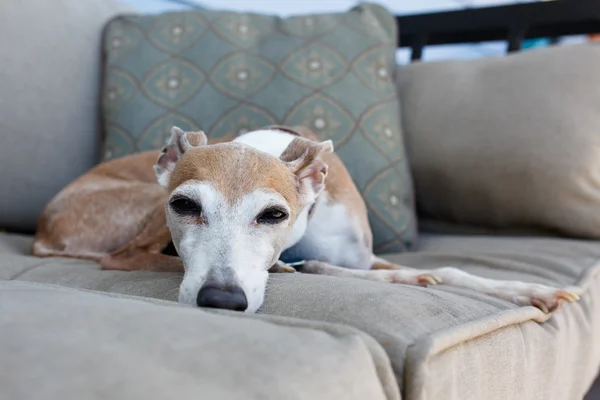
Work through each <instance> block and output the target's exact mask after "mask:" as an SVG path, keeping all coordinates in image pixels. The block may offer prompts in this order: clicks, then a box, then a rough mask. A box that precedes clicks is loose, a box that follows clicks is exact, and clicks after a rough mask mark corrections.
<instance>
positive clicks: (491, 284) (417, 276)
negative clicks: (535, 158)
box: [300, 257, 581, 313]
mask: <svg viewBox="0 0 600 400" xmlns="http://www.w3.org/2000/svg"><path fill="white" fill-rule="evenodd" d="M300 271H301V272H305V273H311V274H321V275H334V276H344V277H353V278H361V279H368V280H373V281H380V282H390V283H403V284H409V285H434V284H437V283H441V284H444V285H448V286H455V287H461V288H465V289H471V290H474V291H477V292H481V293H485V294H488V295H490V296H494V297H498V298H500V299H503V300H506V301H510V302H512V303H515V304H517V305H521V306H528V305H532V306H535V307H537V308H539V309H540V310H542V311H543V312H545V313H550V312H553V311H556V310H557V309H558V307H560V305H561V304H562V303H563V302H565V301H567V302H569V303H572V302H574V301H577V300H578V299H579V295H580V294H581V291H580V289H579V288H570V289H559V288H554V287H551V286H546V285H541V284H537V283H525V282H519V281H505V280H495V279H488V278H482V277H479V276H475V275H471V274H469V273H467V272H464V271H461V270H459V269H457V268H452V267H444V268H437V269H432V270H422V269H414V268H410V267H404V266H400V265H396V264H392V263H390V262H388V261H385V260H383V259H380V258H378V257H374V262H373V266H372V268H371V269H370V270H356V269H347V268H342V267H337V266H334V265H331V264H327V263H324V262H320V261H308V262H306V263H305V264H304V266H303V267H302V269H300Z"/></svg>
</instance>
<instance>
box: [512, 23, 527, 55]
mask: <svg viewBox="0 0 600 400" xmlns="http://www.w3.org/2000/svg"><path fill="white" fill-rule="evenodd" d="M526 32H527V28H525V27H524V26H521V25H517V26H515V27H514V28H512V29H511V30H509V31H508V49H507V51H508V52H509V53H514V52H516V51H520V50H521V46H522V45H523V40H524V39H525V33H526Z"/></svg>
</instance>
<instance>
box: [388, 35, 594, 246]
mask: <svg viewBox="0 0 600 400" xmlns="http://www.w3.org/2000/svg"><path fill="white" fill-rule="evenodd" d="M599 71H600V44H580V45H565V46H559V47H553V48H548V49H540V50H532V51H527V52H523V53H518V54H514V55H510V56H506V57H501V58H491V59H480V60H474V61H473V60H471V61H449V62H432V63H416V64H412V65H410V66H408V67H405V68H402V69H401V70H400V71H399V76H398V82H399V89H400V93H401V96H402V102H401V104H402V110H403V123H404V129H405V139H406V144H407V151H408V156H409V159H410V161H411V167H412V171H413V177H414V180H415V188H416V198H417V208H418V211H419V214H420V216H421V217H423V218H429V219H433V220H438V221H445V222H448V223H454V224H464V225H469V226H481V227H487V228H495V229H505V228H506V229H511V230H514V229H515V228H519V229H530V228H531V229H543V230H549V231H552V232H554V233H555V234H560V235H566V236H572V237H586V238H596V239H598V238H600V72H599Z"/></svg>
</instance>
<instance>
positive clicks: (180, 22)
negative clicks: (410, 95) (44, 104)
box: [103, 3, 416, 252]
mask: <svg viewBox="0 0 600 400" xmlns="http://www.w3.org/2000/svg"><path fill="white" fill-rule="evenodd" d="M396 41H397V29H396V20H395V18H394V16H393V15H392V14H391V13H390V12H388V11H387V10H385V9H384V8H382V7H380V6H377V5H375V4H367V3H363V4H360V5H358V6H356V7H354V8H352V9H351V10H349V11H347V12H339V13H331V14H318V15H317V14H313V15H304V16H294V17H285V18H283V17H277V16H271V15H260V14H250V13H238V12H226V11H218V10H193V11H183V12H169V13H164V14H160V15H132V16H128V15H124V16H120V17H118V18H116V19H114V20H113V21H112V22H111V23H110V24H109V26H108V29H107V31H106V36H105V41H104V43H105V51H106V65H105V67H106V69H105V79H104V82H105V84H104V90H103V95H104V100H103V113H104V114H103V117H104V129H105V143H104V150H103V157H104V159H106V160H108V159H112V158H115V157H120V156H123V155H126V154H130V153H133V152H137V151H141V150H149V149H158V148H160V147H162V146H163V144H164V143H165V140H166V139H167V138H168V136H169V131H170V129H171V127H172V126H173V125H177V126H179V127H181V128H182V129H203V130H204V131H206V132H207V134H208V136H209V138H213V139H216V138H218V139H231V138H234V137H235V136H236V135H238V134H239V133H243V132H246V131H248V130H253V129H258V128H260V127H263V126H266V125H272V124H284V125H304V126H307V127H308V128H310V129H311V130H312V131H314V132H315V134H316V135H317V136H318V137H319V138H320V139H321V140H325V139H332V140H333V142H334V146H335V149H336V152H337V154H338V155H339V156H340V157H341V159H342V161H344V163H345V165H346V167H347V168H348V170H349V172H350V174H351V176H352V178H353V179H354V182H355V183H356V185H357V186H358V188H359V190H360V191H361V193H362V195H363V197H364V199H365V201H366V203H367V206H368V210H369V221H370V223H371V227H372V230H373V236H374V247H375V250H376V251H378V252H391V251H403V250H406V249H410V248H412V246H413V243H414V242H415V239H416V223H415V216H414V212H413V195H412V194H413V191H412V182H411V177H410V173H409V170H408V163H407V161H406V157H405V151H404V141H403V137H402V132H401V128H400V115H399V104H398V95H397V93H396V86H395V82H394V77H395V69H396V63H395V54H396Z"/></svg>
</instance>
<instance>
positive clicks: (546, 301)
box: [513, 284, 581, 314]
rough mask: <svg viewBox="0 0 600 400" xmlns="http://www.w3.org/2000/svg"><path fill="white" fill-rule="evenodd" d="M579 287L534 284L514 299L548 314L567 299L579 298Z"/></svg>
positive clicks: (569, 300)
mask: <svg viewBox="0 0 600 400" xmlns="http://www.w3.org/2000/svg"><path fill="white" fill-rule="evenodd" d="M579 295H581V290H580V289H579V288H571V289H557V288H553V287H550V286H545V285H537V284H533V285H531V286H530V287H528V288H526V289H524V290H523V291H521V293H519V294H518V295H516V296H515V297H514V299H513V301H514V302H515V303H516V304H519V305H522V306H526V305H527V306H528V305H532V306H534V307H537V308H539V309H540V310H542V311H543V312H544V313H546V314H550V313H553V312H554V311H556V310H558V309H559V307H560V306H561V305H562V304H563V303H564V302H565V301H566V302H568V303H574V302H576V301H577V300H579Z"/></svg>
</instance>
